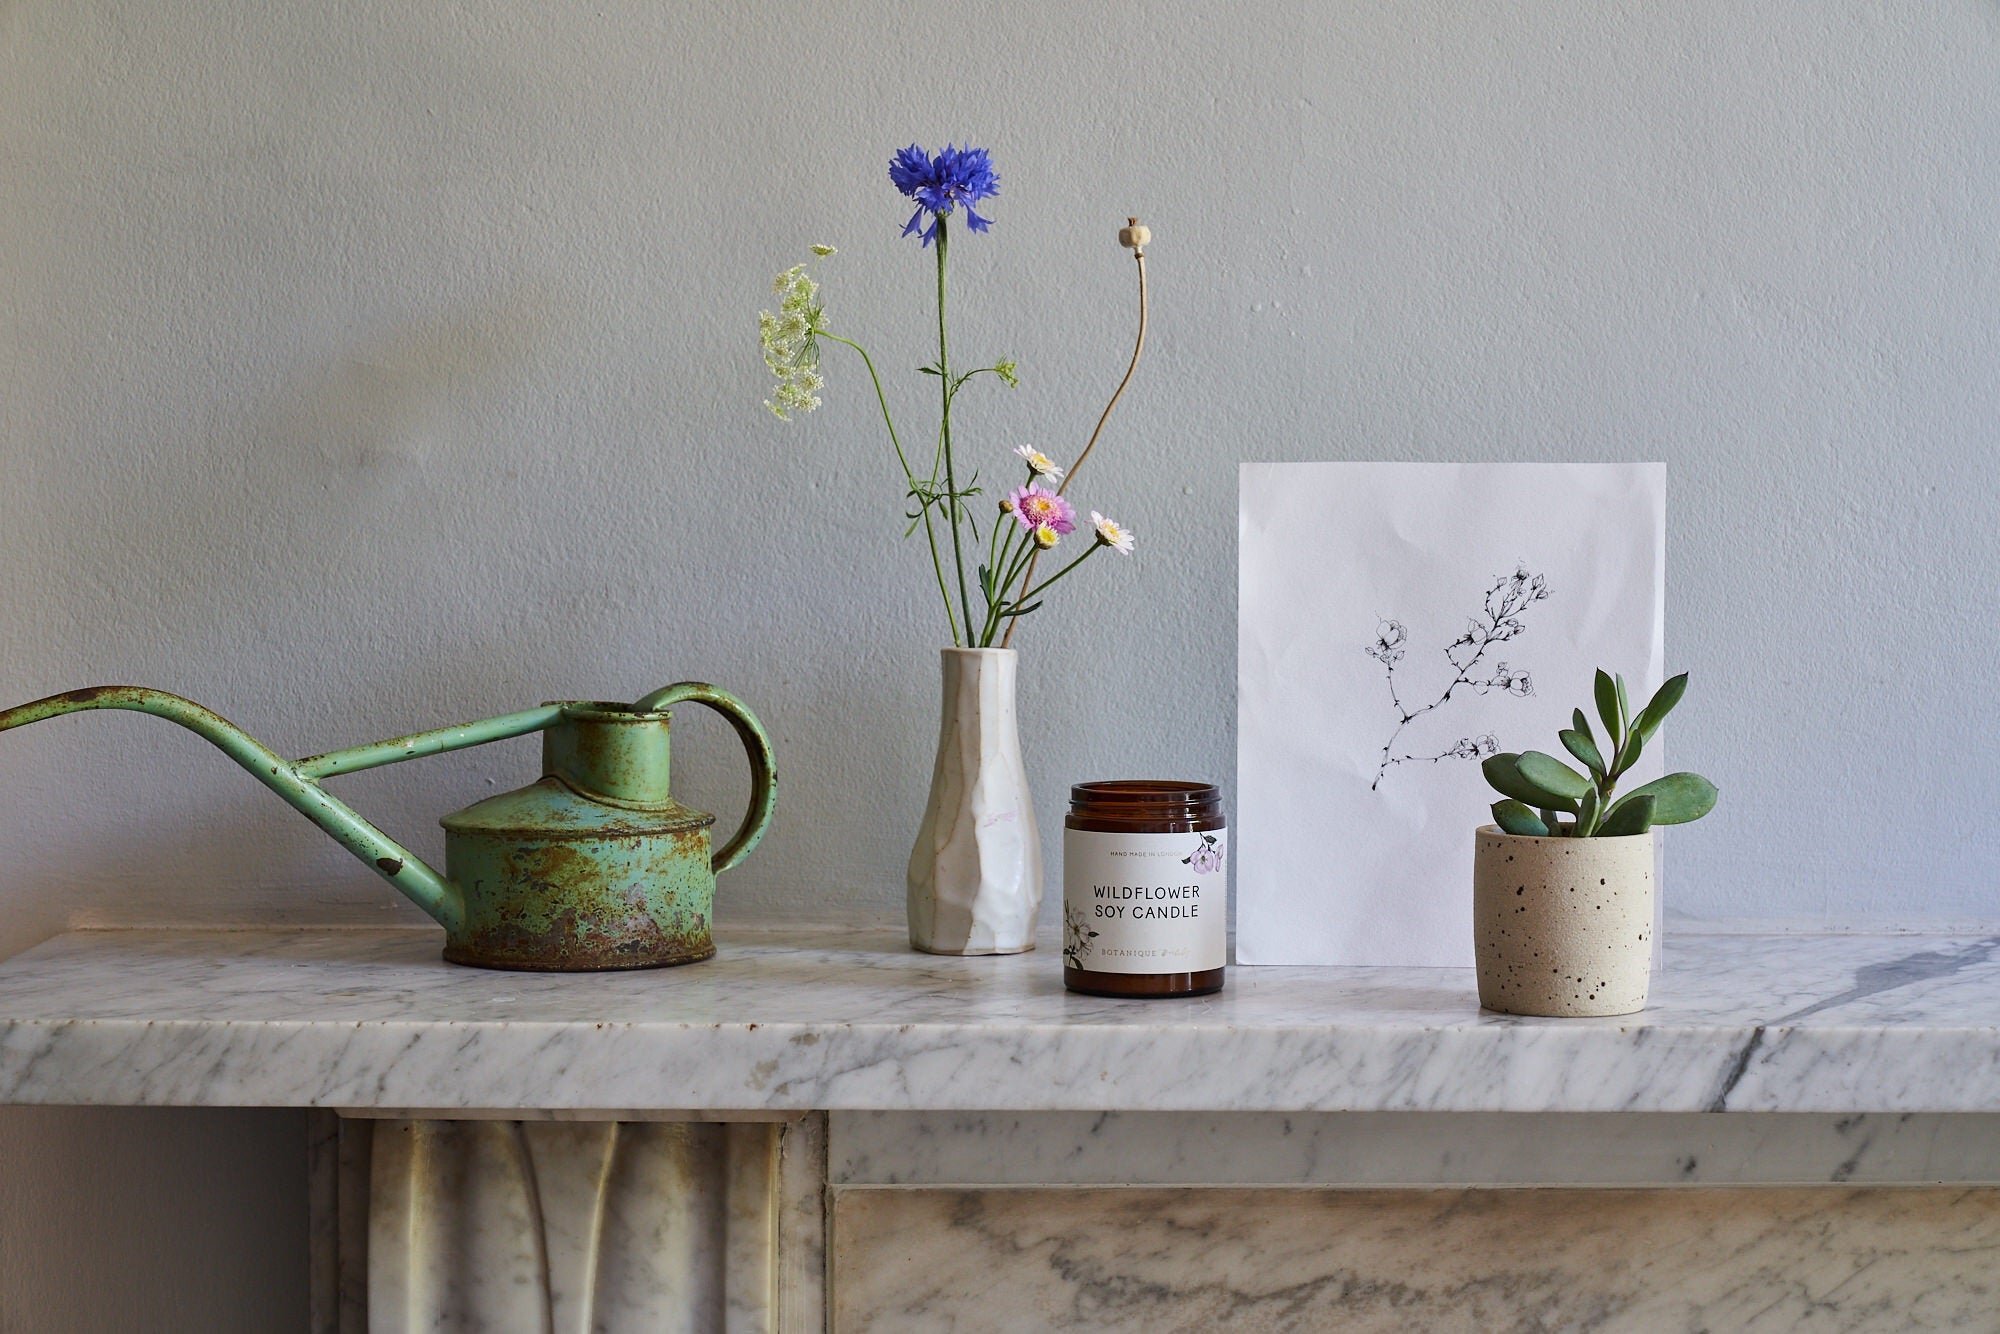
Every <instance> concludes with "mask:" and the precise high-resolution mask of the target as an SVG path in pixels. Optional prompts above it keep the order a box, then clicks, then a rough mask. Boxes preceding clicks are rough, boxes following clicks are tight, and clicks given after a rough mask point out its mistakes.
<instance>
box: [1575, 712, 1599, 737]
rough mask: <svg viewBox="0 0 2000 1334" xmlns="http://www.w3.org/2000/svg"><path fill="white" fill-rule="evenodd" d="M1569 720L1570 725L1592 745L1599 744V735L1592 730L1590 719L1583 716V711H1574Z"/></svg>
mask: <svg viewBox="0 0 2000 1334" xmlns="http://www.w3.org/2000/svg"><path fill="white" fill-rule="evenodd" d="M1569 719H1570V725H1571V726H1572V727H1574V728H1576V730H1577V731H1579V732H1581V733H1582V734H1583V735H1584V736H1585V737H1587V738H1588V739H1589V741H1590V744H1591V745H1593V746H1594V745H1596V744H1597V734H1596V733H1595V732H1593V731H1591V730H1590V719H1588V718H1586V717H1584V716H1583V710H1582V709H1572V710H1571V711H1570V715H1569Z"/></svg>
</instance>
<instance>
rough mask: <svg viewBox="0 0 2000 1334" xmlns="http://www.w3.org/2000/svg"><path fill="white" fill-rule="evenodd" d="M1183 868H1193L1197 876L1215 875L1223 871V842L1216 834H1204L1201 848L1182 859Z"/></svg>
mask: <svg viewBox="0 0 2000 1334" xmlns="http://www.w3.org/2000/svg"><path fill="white" fill-rule="evenodd" d="M1181 865H1182V866H1191V867H1193V868H1194V872H1195V874H1196V875H1215V874H1216V873H1217V872H1219V871H1221V870H1222V841H1221V840H1220V839H1218V838H1217V837H1216V836H1215V835H1214V834H1203V835H1202V836H1201V846H1200V847H1198V848H1196V849H1195V850H1194V851H1193V852H1190V853H1189V854H1188V855H1187V856H1185V857H1183V858H1181Z"/></svg>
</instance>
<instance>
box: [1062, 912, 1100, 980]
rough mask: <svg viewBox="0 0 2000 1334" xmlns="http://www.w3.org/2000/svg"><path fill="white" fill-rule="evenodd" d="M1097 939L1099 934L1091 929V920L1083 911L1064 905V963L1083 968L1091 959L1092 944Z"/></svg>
mask: <svg viewBox="0 0 2000 1334" xmlns="http://www.w3.org/2000/svg"><path fill="white" fill-rule="evenodd" d="M1096 939H1097V933H1096V932H1095V931H1093V930H1091V929H1090V919H1089V918H1088V917H1085V916H1084V915H1083V909H1081V908H1073V907H1071V906H1070V905H1069V904H1064V905H1063V962H1064V963H1066V964H1068V965H1069V966H1070V967H1071V968H1081V967H1083V961H1084V960H1085V959H1087V958H1089V957H1090V951H1091V944H1090V942H1091V941H1093V940H1096Z"/></svg>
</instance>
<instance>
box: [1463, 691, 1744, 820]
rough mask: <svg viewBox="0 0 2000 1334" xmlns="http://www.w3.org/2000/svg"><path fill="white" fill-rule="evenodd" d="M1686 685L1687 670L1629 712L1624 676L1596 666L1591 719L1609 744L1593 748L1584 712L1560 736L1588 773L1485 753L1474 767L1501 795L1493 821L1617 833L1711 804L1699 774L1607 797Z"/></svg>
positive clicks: (1695, 815) (1529, 756)
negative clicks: (1594, 711) (1594, 710)
mask: <svg viewBox="0 0 2000 1334" xmlns="http://www.w3.org/2000/svg"><path fill="white" fill-rule="evenodd" d="M1687 683H1688V679H1687V673H1686V672H1682V673H1681V674H1680V675H1679V676H1676V677H1674V678H1673V679H1672V680H1670V681H1668V682H1667V683H1666V684H1665V685H1663V686H1661V687H1660V688H1659V690H1658V691H1657V692H1656V693H1655V694H1654V695H1653V698H1652V699H1651V700H1649V701H1648V702H1647V704H1646V707H1645V708H1643V709H1641V710H1639V712H1638V713H1637V714H1636V715H1635V714H1634V713H1633V712H1632V706H1631V704H1630V702H1629V701H1628V700H1627V699H1626V695H1625V678H1624V677H1622V676H1612V675H1611V674H1609V673H1608V672H1604V671H1601V670H1600V671H1599V672H1598V673H1597V682H1596V695H1597V701H1596V702H1597V716H1598V717H1599V718H1600V719H1602V720H1603V723H1604V735H1605V741H1606V743H1607V744H1606V745H1605V746H1604V747H1603V748H1602V749H1600V748H1599V746H1598V744H1597V738H1596V736H1595V734H1593V733H1592V732H1591V730H1590V719H1588V718H1586V717H1584V715H1583V710H1582V709H1578V710H1576V712H1575V713H1574V714H1573V715H1572V717H1571V721H1572V722H1573V723H1574V724H1575V725H1574V726H1573V727H1566V728H1564V729H1563V730H1562V731H1561V733H1559V736H1560V737H1561V740H1562V744H1563V749H1565V750H1567V751H1568V752H1569V753H1570V754H1571V755H1572V756H1574V757H1575V758H1576V759H1577V761H1578V762H1579V763H1581V764H1582V765H1583V766H1584V768H1585V769H1587V770H1588V771H1589V774H1588V776H1585V775H1584V774H1580V773H1578V772H1577V771H1576V770H1575V769H1573V768H1571V767H1570V766H1569V765H1567V764H1564V763H1563V762H1562V761H1561V760H1559V759H1557V758H1556V757H1555V756H1553V755H1544V754H1543V753H1542V752H1541V751H1539V750H1526V751H1522V752H1521V753H1520V754H1518V755H1516V754H1513V753H1511V752H1508V751H1502V752H1501V753H1500V754H1498V755H1494V756H1491V757H1490V758H1488V759H1487V760H1486V761H1485V762H1484V763H1483V764H1481V765H1480V769H1481V771H1482V772H1484V773H1485V775H1486V781H1487V782H1489V783H1491V784H1492V785H1493V788H1494V790H1495V791H1497V792H1498V793H1499V794H1500V795H1501V796H1502V797H1503V798H1505V800H1503V801H1496V802H1494V803H1493V822H1494V823H1495V824H1497V825H1499V826H1500V827H1501V828H1502V829H1504V830H1506V831H1507V832H1508V833H1510V834H1525V835H1529V836H1532V837H1535V838H1552V837H1553V838H1617V837H1620V836H1622V835H1627V834H1643V833H1645V832H1646V831H1647V830H1648V829H1651V828H1652V827H1653V826H1654V825H1661V824H1686V823H1687V822H1688V821H1690V820H1699V819H1700V818H1701V817H1702V816H1704V815H1707V814H1708V813H1709V812H1710V811H1711V810H1713V809H1714V808H1715V784H1713V783H1711V782H1709V781H1708V780H1707V779H1706V778H1703V777H1702V776H1701V775H1700V774H1690V773H1677V774H1668V775H1667V776H1666V777H1665V778H1656V779H1654V780H1653V781H1652V782H1650V783H1647V784H1645V785H1644V786H1642V787H1637V788H1634V789H1633V790H1632V791H1630V792H1628V793H1626V794H1625V795H1624V796H1622V797H1619V798H1618V799H1616V800H1615V801H1614V800H1613V799H1612V792H1613V790H1614V789H1616V788H1617V786H1618V780H1619V779H1620V778H1621V777H1623V776H1624V775H1625V774H1626V773H1627V772H1629V771H1630V770H1631V768H1632V766H1633V765H1634V764H1636V763H1638V761H1639V752H1640V750H1641V749H1642V748H1644V746H1645V745H1646V744H1647V743H1648V742H1650V741H1651V740H1652V739H1653V736H1654V734H1655V733H1657V732H1658V731H1659V730H1660V724H1661V723H1662V722H1664V721H1665V720H1666V716H1667V714H1668V713H1669V712H1670V711H1671V710H1672V709H1673V707H1674V705H1676V704H1678V703H1680V702H1681V696H1682V695H1685V694H1686V693H1687ZM1565 816H1567V817H1568V818H1567V819H1564V818H1563V817H1565Z"/></svg>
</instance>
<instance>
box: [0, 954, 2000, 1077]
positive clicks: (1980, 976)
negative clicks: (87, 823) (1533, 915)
mask: <svg viewBox="0 0 2000 1334" xmlns="http://www.w3.org/2000/svg"><path fill="white" fill-rule="evenodd" d="M439 939H440V937H439V935H438V933H436V932H435V931H430V930H420V929H385V930H362V929H345V930H341V929H331V930H318V931H296V930H295V931H263V930H256V931H176V930H121V931H85V932H74V933H71V934H68V935H65V936H61V937H58V938H57V939H55V940H52V941H49V942H47V943H46V944H43V945H41V946H39V947H37V948H35V949H33V950H29V951H27V952H26V953H24V954H21V955H19V956H17V957H15V958H14V959H12V960H10V961H8V962H7V963H5V964H4V965H0V1101H4V1102H18V1103H95V1104H122V1105H172V1106H222V1105H235V1106H314V1107H331V1108H338V1109H352V1110H366V1109H417V1108H421V1109H427V1110H432V1111H434V1112H440V1113H448V1112H451V1111H474V1110H480V1111H510V1110H511V1111H526V1110H545V1111H552V1112H558V1113H560V1112H565V1111H573V1112H589V1111H612V1112H616V1111H626V1110H630V1109H661V1110H666V1109H676V1110H697V1109H708V1110H717V1111H721V1110H730V1111H739V1112H793V1111H806V1110H813V1109H830V1110H877V1111H880V1110H931V1111H959V1110H965V1111H972V1110H981V1111H1016V1110H1018V1111H1030V1110H1044V1111H1076V1110H1122V1111H1210V1112H1222V1111H1288V1112H1289V1111H1298V1112H1304V1111H1327V1112H1336V1111H1446V1112H1547V1111H1566V1112H1606V1111H1634V1112H1690V1111H1753V1112H1993V1111H2000V937H1996V938H1977V937H1918V936H1816V937H1815V936H1730V935H1711V936H1699V935H1677V936H1674V937H1672V938H1671V939H1670V941H1669V944H1668V947H1667V956H1666V957H1667V964H1666V971H1665V973H1664V975H1663V976H1662V977H1661V978H1659V979H1658V980H1657V982H1656V984H1655V1000H1654V1005H1653V1008H1651V1009H1650V1010H1648V1011H1646V1012H1645V1013H1644V1014H1640V1015H1633V1016H1628V1017H1625V1018H1620V1019H1602V1020H1597V1019H1568V1020H1532V1019H1510V1018H1504V1017H1501V1016H1498V1015H1490V1014H1483V1013H1481V1012H1480V1011H1479V1010H1478V1008H1477V1006H1476V1002H1475V999H1474V994H1473V982H1472V975H1471V973H1470V971H1469V970H1466V971H1458V970H1435V969H1434V970H1417V969H1306V968H1241V967H1239V968H1232V969H1231V972H1230V982H1229V988H1228V990H1227V991H1225V992H1224V993H1222V994H1221V995H1219V996H1215V997H1211V998H1207V999H1203V1000H1198V1001H1185V1002H1166V1001H1154V1002H1135V1001H1109V1000H1095V999H1090V998H1086V997H1081V996H1072V995H1069V994H1068V993H1066V992H1064V991H1063V989H1062V984H1061V979H1060V967H1061V961H1060V957H1059V956H1058V955H1057V953H1056V952H1055V951H1054V950H1053V949H1050V948H1047V947H1045V948H1043V949H1042V950H1039V951H1036V952H1035V953H1033V954H1028V955H1021V956H1016V957H1013V958H1004V959H948V958H936V957H930V956H924V955H918V954H913V953H911V952H909V951H908V950H907V949H905V948H903V947H902V945H901V942H900V940H899V939H898V937H897V936H896V935H894V934H892V933H890V932H886V931H879V930H859V931H856V930H849V931H837V930H798V931H777V930H742V929H739V930H735V931H725V932H724V933H723V935H722V949H721V954H720V956H719V957H718V958H717V959H715V960H713V961H711V962H708V963H704V964H700V965H697V966H694V967H690V968H682V969H674V970H667V971H660V972H641V973H622V974H596V975H571V976H549V975H542V974H526V973H495V972H484V971H479V970H475V969H468V968H458V967H454V966H451V965H448V964H445V963H443V962H441V961H440V960H439V959H438V957H437V951H438V941H439Z"/></svg>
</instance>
